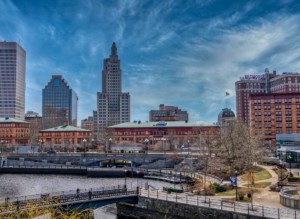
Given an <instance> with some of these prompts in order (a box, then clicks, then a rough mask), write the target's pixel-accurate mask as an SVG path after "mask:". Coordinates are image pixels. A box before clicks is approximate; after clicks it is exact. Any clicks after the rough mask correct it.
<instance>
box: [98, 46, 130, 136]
mask: <svg viewBox="0 0 300 219" xmlns="http://www.w3.org/2000/svg"><path fill="white" fill-rule="evenodd" d="M93 117H94V133H95V134H96V135H97V136H99V137H100V136H103V134H104V131H105V128H106V127H108V126H111V125H115V124H119V123H123V122H129V121H130V94H129V93H122V71H121V68H120V60H119V57H118V54H117V47H116V44H115V43H113V44H112V47H111V54H110V57H109V58H106V59H104V61H103V70H102V92H98V93H97V111H94V113H93ZM97 136H95V137H97Z"/></svg>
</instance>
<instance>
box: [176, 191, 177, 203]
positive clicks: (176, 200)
mask: <svg viewBox="0 0 300 219" xmlns="http://www.w3.org/2000/svg"><path fill="white" fill-rule="evenodd" d="M176 202H177V192H176Z"/></svg>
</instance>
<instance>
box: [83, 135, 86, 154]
mask: <svg viewBox="0 0 300 219" xmlns="http://www.w3.org/2000/svg"><path fill="white" fill-rule="evenodd" d="M82 141H83V156H84V157H85V143H86V139H83V140H82Z"/></svg>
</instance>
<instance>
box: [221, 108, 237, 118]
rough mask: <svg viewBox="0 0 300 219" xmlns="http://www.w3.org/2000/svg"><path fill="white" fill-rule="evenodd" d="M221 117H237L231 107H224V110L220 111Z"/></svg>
mask: <svg viewBox="0 0 300 219" xmlns="http://www.w3.org/2000/svg"><path fill="white" fill-rule="evenodd" d="M218 117H219V118H232V117H235V114H234V112H233V111H232V110H231V109H229V108H224V109H222V111H221V112H220V113H219V116H218Z"/></svg>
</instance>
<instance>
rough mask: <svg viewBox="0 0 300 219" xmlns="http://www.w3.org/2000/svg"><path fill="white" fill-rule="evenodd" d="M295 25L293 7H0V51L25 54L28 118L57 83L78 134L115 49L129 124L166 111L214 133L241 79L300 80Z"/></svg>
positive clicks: (177, 3)
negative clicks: (15, 47) (10, 47)
mask: <svg viewBox="0 0 300 219" xmlns="http://www.w3.org/2000/svg"><path fill="white" fill-rule="evenodd" d="M299 21H300V1H297V0H294V1H293V0H268V1H265V0H262V1H259V0H256V1H245V0H237V1H234V0H230V1H228V0H189V1H186V0H164V1H161V0H119V1H118V0H112V1H106V0H72V1H70V0H40V1H36V0H0V41H4V40H6V41H16V42H19V43H20V44H21V46H22V47H23V48H24V49H25V50H26V53H27V60H26V65H27V66H26V111H29V110H31V111H36V112H39V113H40V114H41V112H42V89H43V88H44V87H45V86H46V84H47V83H48V82H49V81H50V79H51V76H52V75H54V74H56V75H57V74H58V75H63V77H64V78H65V79H66V80H67V81H68V84H69V85H70V86H71V88H73V89H74V90H75V92H76V93H77V95H78V98H79V101H78V121H79V122H78V125H80V120H81V119H84V118H86V117H88V116H92V114H93V110H96V103H97V100H96V96H97V92H100V91H101V90H102V88H101V83H102V82H101V72H102V67H103V59H104V58H107V57H109V54H110V48H111V45H112V42H116V45H117V48H118V55H119V58H120V60H121V69H122V75H123V85H122V89H123V92H130V94H131V120H132V121H133V120H141V121H147V120H148V113H149V111H150V110H152V109H158V107H159V104H166V105H174V106H178V107H179V108H181V109H182V110H187V111H188V113H189V120H190V121H206V122H208V123H214V122H216V121H217V116H218V114H219V112H220V111H221V110H222V108H224V107H225V106H226V105H227V106H228V107H229V108H231V109H232V110H233V111H234V112H235V109H236V108H235V107H236V106H235V100H236V99H235V98H236V97H235V81H237V80H239V78H240V77H241V76H243V75H246V74H262V73H263V72H264V70H265V68H269V70H270V71H273V70H276V71H277V73H282V72H298V71H300V40H299V38H300V37H299V36H300V22H299ZM225 92H229V93H230V95H229V96H227V97H226V96H225Z"/></svg>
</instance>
